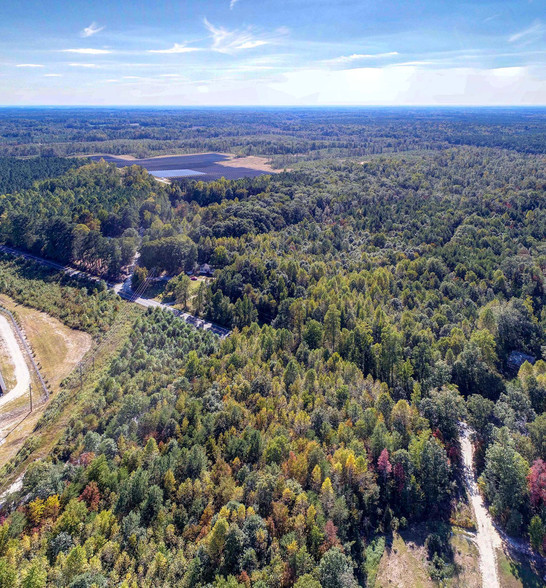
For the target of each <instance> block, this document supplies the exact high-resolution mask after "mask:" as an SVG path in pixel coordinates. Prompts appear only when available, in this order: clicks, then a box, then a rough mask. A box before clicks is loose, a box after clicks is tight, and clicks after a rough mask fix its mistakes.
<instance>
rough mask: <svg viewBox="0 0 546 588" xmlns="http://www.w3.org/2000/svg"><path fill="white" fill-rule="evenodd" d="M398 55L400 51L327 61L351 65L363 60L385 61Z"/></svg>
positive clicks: (343, 57) (359, 54)
mask: <svg viewBox="0 0 546 588" xmlns="http://www.w3.org/2000/svg"><path fill="white" fill-rule="evenodd" d="M398 54H399V53H398V51H389V52H388V53H353V54H352V55H342V56H341V57H334V59H327V60H326V63H350V62H351V61H359V60H361V59H384V58H385V57H394V56H396V55H398Z"/></svg>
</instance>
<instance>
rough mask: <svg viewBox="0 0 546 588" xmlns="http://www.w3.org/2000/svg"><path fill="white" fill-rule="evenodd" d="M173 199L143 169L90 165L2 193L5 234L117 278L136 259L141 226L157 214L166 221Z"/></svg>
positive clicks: (0, 229) (1, 233) (10, 240)
mask: <svg viewBox="0 0 546 588" xmlns="http://www.w3.org/2000/svg"><path fill="white" fill-rule="evenodd" d="M43 159H46V160H47V159H48V158H43ZM37 165H39V163H38V164H37ZM168 203H169V199H168V196H167V195H166V194H165V193H164V190H163V189H162V188H161V187H160V185H159V184H158V183H157V182H156V181H155V180H154V179H153V178H151V177H150V176H149V175H148V174H147V172H146V171H145V170H143V169H142V168H138V167H136V166H133V167H129V168H126V169H125V170H124V171H123V173H122V174H120V172H119V171H118V170H117V169H116V168H115V166H114V165H111V164H110V165H109V164H105V163H96V164H87V165H83V166H80V167H78V168H75V169H70V170H69V171H68V172H67V173H66V174H64V175H62V176H60V177H57V178H54V179H47V180H41V181H36V182H35V183H34V185H33V187H32V188H29V189H24V190H20V191H15V192H13V193H10V194H3V195H1V196H0V214H1V216H2V220H1V222H0V238H1V240H2V241H3V242H4V243H7V244H9V245H12V246H15V247H19V248H22V249H25V250H28V251H32V252H34V253H37V254H39V255H43V256H45V257H48V258H50V259H54V260H56V261H60V262H62V263H70V264H74V265H77V266H79V267H82V268H84V269H86V270H88V271H91V272H92V273H95V274H97V275H103V276H109V277H116V276H118V275H119V273H120V271H121V270H122V268H123V267H124V266H126V265H128V264H129V263H130V262H131V261H132V259H133V258H134V255H135V252H136V249H137V246H138V243H139V235H138V231H137V229H139V228H140V227H141V226H144V227H147V226H150V225H151V224H153V222H154V220H155V219H156V218H158V217H162V218H163V219H164V220H167V216H166V215H168V214H169V213H170V205H169V204H168Z"/></svg>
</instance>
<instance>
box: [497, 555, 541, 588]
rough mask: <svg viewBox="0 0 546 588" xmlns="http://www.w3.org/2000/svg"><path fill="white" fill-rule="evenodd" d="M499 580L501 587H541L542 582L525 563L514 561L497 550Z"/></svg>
mask: <svg viewBox="0 0 546 588" xmlns="http://www.w3.org/2000/svg"><path fill="white" fill-rule="evenodd" d="M497 568H498V571H499V581H500V585H501V586H502V587H503V588H520V587H522V588H542V587H543V586H544V582H543V581H542V580H541V579H540V577H539V576H538V575H537V574H536V573H535V572H534V571H533V569H532V568H531V567H530V566H529V565H528V564H525V563H522V562H520V561H516V560H514V559H512V558H510V557H509V556H507V555H506V554H505V553H504V552H502V551H500V550H497Z"/></svg>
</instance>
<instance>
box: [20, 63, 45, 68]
mask: <svg viewBox="0 0 546 588" xmlns="http://www.w3.org/2000/svg"><path fill="white" fill-rule="evenodd" d="M15 67H44V66H43V65H41V64H40V63H18V64H17V65H16V66H15Z"/></svg>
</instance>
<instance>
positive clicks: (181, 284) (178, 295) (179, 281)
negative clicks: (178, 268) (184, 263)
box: [173, 274, 191, 309]
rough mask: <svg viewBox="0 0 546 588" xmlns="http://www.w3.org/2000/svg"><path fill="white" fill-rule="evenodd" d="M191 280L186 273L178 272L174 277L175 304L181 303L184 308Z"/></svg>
mask: <svg viewBox="0 0 546 588" xmlns="http://www.w3.org/2000/svg"><path fill="white" fill-rule="evenodd" d="M190 286H191V280H190V278H189V276H187V275H186V274H180V276H178V278H176V285H175V287H174V290H173V292H174V298H175V300H176V303H177V304H181V305H182V307H183V308H184V309H186V308H187V306H188V297H189V294H190Z"/></svg>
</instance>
